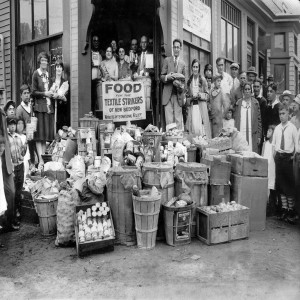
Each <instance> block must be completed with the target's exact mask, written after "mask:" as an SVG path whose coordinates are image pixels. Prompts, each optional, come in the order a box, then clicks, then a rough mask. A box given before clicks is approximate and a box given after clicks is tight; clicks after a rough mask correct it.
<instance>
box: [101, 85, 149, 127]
mask: <svg viewBox="0 0 300 300" xmlns="http://www.w3.org/2000/svg"><path fill="white" fill-rule="evenodd" d="M102 97H103V98H102V99H103V120H112V121H114V122H123V121H134V120H144V119H146V103H145V102H146V99H145V94H144V84H143V82H138V81H116V82H103V84H102Z"/></svg>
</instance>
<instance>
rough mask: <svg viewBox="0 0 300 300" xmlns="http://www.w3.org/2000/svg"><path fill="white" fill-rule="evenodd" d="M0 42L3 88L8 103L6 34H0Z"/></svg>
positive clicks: (4, 98)
mask: <svg viewBox="0 0 300 300" xmlns="http://www.w3.org/2000/svg"><path fill="white" fill-rule="evenodd" d="M0 43H1V54H2V56H1V59H2V66H3V89H4V97H3V100H4V103H6V73H5V55H4V36H3V34H0Z"/></svg>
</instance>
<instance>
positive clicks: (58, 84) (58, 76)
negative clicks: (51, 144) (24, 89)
mask: <svg viewBox="0 0 300 300" xmlns="http://www.w3.org/2000/svg"><path fill="white" fill-rule="evenodd" d="M63 71H64V64H63V62H62V61H61V60H60V59H59V60H57V61H56V62H55V77H54V78H52V82H53V84H52V87H51V89H50V90H51V91H52V92H53V99H55V101H56V103H55V105H56V106H57V104H59V107H58V110H57V112H56V113H57V117H56V129H57V130H58V129H61V128H62V127H63V126H69V125H70V124H69V123H70V121H69V119H68V116H69V115H70V114H69V112H68V103H67V98H66V94H67V92H68V91H69V84H68V81H67V80H65V79H64V78H63V77H62V74H63Z"/></svg>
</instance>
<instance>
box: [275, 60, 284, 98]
mask: <svg viewBox="0 0 300 300" xmlns="http://www.w3.org/2000/svg"><path fill="white" fill-rule="evenodd" d="M274 82H275V83H276V84H277V92H278V93H282V92H283V91H284V90H286V65H279V64H278V65H274Z"/></svg>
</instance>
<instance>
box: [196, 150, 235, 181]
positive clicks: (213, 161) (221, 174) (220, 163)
mask: <svg viewBox="0 0 300 300" xmlns="http://www.w3.org/2000/svg"><path fill="white" fill-rule="evenodd" d="M200 162H201V163H202V164H205V165H207V166H208V175H209V183H210V184H213V185H227V184H229V182H230V171H231V163H230V162H227V161H225V160H224V159H223V158H222V156H220V157H218V156H211V157H210V159H207V158H203V157H202V158H201V161H200Z"/></svg>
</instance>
